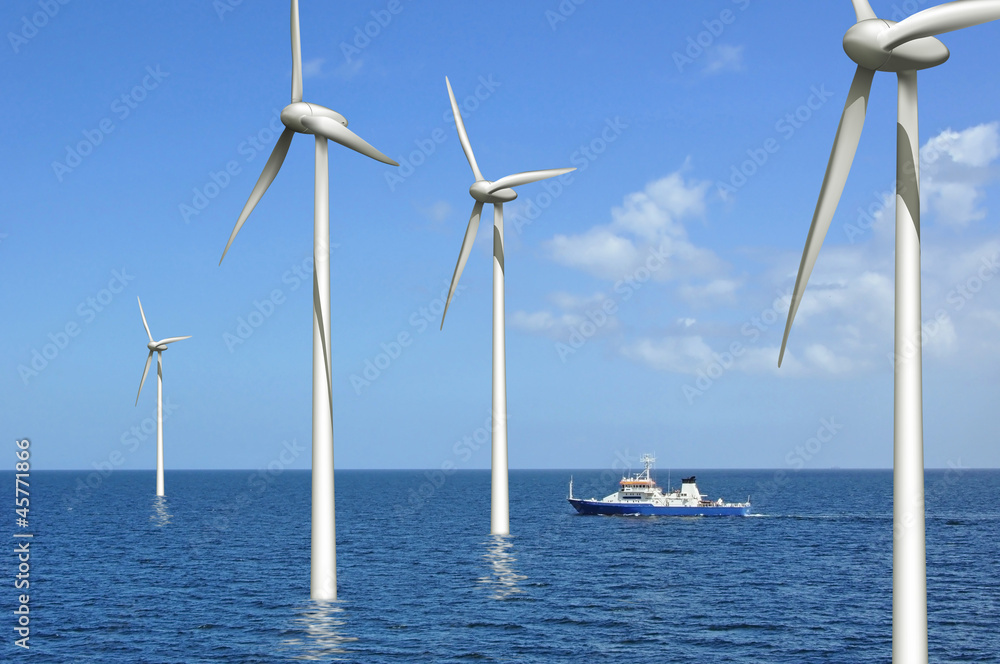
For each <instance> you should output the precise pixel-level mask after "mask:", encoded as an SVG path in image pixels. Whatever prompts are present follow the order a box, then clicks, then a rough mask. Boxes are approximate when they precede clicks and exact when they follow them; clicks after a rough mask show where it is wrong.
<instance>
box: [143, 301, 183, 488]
mask: <svg viewBox="0 0 1000 664" xmlns="http://www.w3.org/2000/svg"><path fill="white" fill-rule="evenodd" d="M135 299H137V300H139V298H138V297H137V298H135ZM139 314H140V315H141V316H142V326H143V327H144V328H146V336H148V337H149V343H148V344H146V348H148V349H149V355H147V356H146V366H145V367H143V370H142V378H141V379H140V380H139V391H138V392H137V393H136V395H135V405H137V406H138V405H139V395H140V394H142V386H143V384H145V382H146V374H147V373H149V363H150V361H151V360H152V359H153V352H154V351H155V352H156V495H157V496H162V495H163V351H165V350H166V349H167V344H172V343H174V342H175V341H182V340H184V339H190V338H191V336H190V335H188V336H186V337H168V338H167V339H163V340H161V341H153V334H152V333H151V332H150V331H149V323H147V322H146V312H145V311H143V310H142V300H139Z"/></svg>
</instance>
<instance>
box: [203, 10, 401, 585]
mask: <svg viewBox="0 0 1000 664" xmlns="http://www.w3.org/2000/svg"><path fill="white" fill-rule="evenodd" d="M291 26H292V103H290V104H289V105H288V106H286V107H285V108H284V110H282V111H281V122H282V123H284V125H285V130H284V131H283V132H281V136H279V137H278V144H277V145H275V146H274V151H272V152H271V156H270V157H268V159H267V163H266V164H264V172H263V173H261V175H260V179H259V180H257V184H256V185H254V188H253V191H252V192H251V193H250V200H248V201H247V204H246V205H245V206H244V207H243V212H242V213H241V214H240V218H239V220H237V222H236V227H235V228H233V232H232V234H231V235H230V236H229V242H227V243H226V248H225V250H224V251H223V252H222V258H220V259H219V264H220V265H221V264H222V259H224V258H225V257H226V252H228V251H229V247H230V246H231V245H232V244H233V240H234V239H236V234H237V233H239V232H240V229H241V228H242V227H243V224H244V223H245V222H246V220H247V217H249V216H250V213H251V212H253V209H254V207H256V205H257V203H258V201H260V199H261V197H262V196H263V195H264V192H265V191H267V188H268V187H269V186H270V185H271V183H272V182H273V181H274V178H275V176H276V175H277V174H278V170H279V169H280V168H281V164H282V163H283V162H284V161H285V155H287V154H288V147H289V145H291V143H292V137H293V136H294V135H295V133H300V134H314V135H315V136H316V180H315V216H314V232H313V266H314V267H313V421H312V434H313V442H312V552H311V559H312V564H311V573H310V582H309V594H310V597H311V598H312V599H322V600H327V599H336V598H337V551H336V522H335V510H334V489H333V385H332V378H331V372H330V174H329V169H330V164H329V159H328V156H327V148H328V146H327V140H331V141H333V142H334V143H339V144H340V145H343V146H344V147H348V148H350V149H352V150H354V151H356V152H360V153H361V154H363V155H365V156H368V157H371V158H372V159H375V160H377V161H381V162H382V163H385V164H391V165H392V166H399V164H397V163H396V162H395V161H393V160H392V159H390V158H389V157H387V156H385V155H384V154H382V153H381V152H379V151H378V150H376V149H375V148H373V147H372V146H371V145H369V144H368V143H367V142H365V141H364V140H363V139H362V138H360V137H359V136H358V135H357V134H355V133H354V132H353V131H351V130H350V129H348V128H347V120H346V119H345V118H344V116H342V115H341V114H340V113H337V112H336V111H332V110H330V109H329V108H326V107H325V106H320V105H319V104H313V103H306V102H303V101H302V49H301V46H300V42H299V3H298V0H292V12H291Z"/></svg>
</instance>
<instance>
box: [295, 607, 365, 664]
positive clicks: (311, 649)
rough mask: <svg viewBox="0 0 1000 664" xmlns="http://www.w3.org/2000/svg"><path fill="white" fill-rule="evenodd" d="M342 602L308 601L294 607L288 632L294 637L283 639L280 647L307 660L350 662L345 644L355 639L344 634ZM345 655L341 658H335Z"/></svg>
mask: <svg viewBox="0 0 1000 664" xmlns="http://www.w3.org/2000/svg"><path fill="white" fill-rule="evenodd" d="M343 605H344V603H343V602H339V601H336V600H334V601H324V600H316V601H310V602H308V603H307V604H304V605H303V606H301V607H299V608H298V609H297V610H296V612H295V613H296V615H295V618H294V620H293V621H292V629H291V631H292V632H293V633H294V634H295V636H293V637H291V638H287V639H284V640H283V641H282V645H283V646H284V647H283V648H282V649H283V650H286V651H290V657H291V658H292V659H302V660H306V661H323V662H337V661H342V662H346V661H350V660H348V658H347V657H346V655H347V654H348V652H349V651H348V650H347V649H346V648H345V647H344V645H345V644H347V643H350V642H352V641H357V640H358V639H357V638H356V637H353V636H344V634H343V631H342V628H343V627H344V624H345V622H346V620H345V618H346V612H345V611H344V606H343ZM338 655H344V657H338Z"/></svg>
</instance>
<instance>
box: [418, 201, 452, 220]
mask: <svg viewBox="0 0 1000 664" xmlns="http://www.w3.org/2000/svg"><path fill="white" fill-rule="evenodd" d="M417 210H418V211H419V212H420V214H422V215H423V216H425V217H427V219H429V220H430V221H432V222H434V223H435V224H439V223H441V222H443V221H444V220H445V219H447V218H448V217H449V216H451V205H450V204H449V203H448V201H445V200H440V201H434V202H433V203H431V204H430V205H417Z"/></svg>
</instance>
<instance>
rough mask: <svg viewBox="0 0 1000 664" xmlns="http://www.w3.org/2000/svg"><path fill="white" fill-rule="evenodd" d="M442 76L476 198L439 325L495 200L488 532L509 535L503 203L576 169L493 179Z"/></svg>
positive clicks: (453, 94)
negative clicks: (520, 191)
mask: <svg viewBox="0 0 1000 664" xmlns="http://www.w3.org/2000/svg"><path fill="white" fill-rule="evenodd" d="M444 82H445V85H447V86H448V98H449V99H450V100H451V110H452V112H453V113H454V114H455V126H456V127H457V128H458V140H459V141H460V142H461V144H462V150H464V151H465V157H466V159H468V160H469V166H471V167H472V173H473V175H475V176H476V181H475V182H474V183H473V184H472V186H471V187H469V194H470V195H471V196H472V198H473V199H475V201H476V202H475V204H474V205H473V206H472V217H471V218H470V219H469V226H468V228H466V230H465V239H463V240H462V249H461V251H460V252H459V254H458V263H457V264H456V265H455V274H454V275H453V276H452V278H451V287H450V288H449V289H448V299H447V301H446V302H445V305H444V313H443V314H442V315H441V329H444V317H445V316H447V315H448V304H449V303H451V296H452V295H454V294H455V287H456V286H458V278H459V277H461V276H462V270H463V269H465V262H466V261H467V260H469V253H470V252H471V251H472V243H473V241H475V239H476V231H477V230H478V229H479V216H480V215H481V214H482V211H483V205H484V204H486V203H491V204H492V205H493V415H492V417H493V445H492V461H491V467H492V473H493V477H492V489H491V500H490V503H491V504H490V533H491V534H493V535H507V534H509V533H510V508H509V502H508V494H507V360H506V355H505V350H504V348H505V344H504V287H503V283H504V252H503V204H504V203H508V202H510V201H512V200H514V199H515V198H517V193H516V192H515V191H514V190H513V189H512V187H517V186H520V185H522V184H528V183H529V182H537V181H539V180H545V179H547V178H553V177H556V176H558V175H562V174H563V173H569V172H570V171H575V170H576V169H575V168H550V169H548V170H544V171H527V172H525V173H515V174H514V175H508V176H506V177H502V178H500V179H499V180H497V181H495V182H491V181H489V180H487V179H486V178H484V177H483V174H482V173H481V172H480V171H479V166H478V165H477V164H476V157H475V155H474V154H472V145H471V144H470V143H469V135H468V134H467V133H466V132H465V123H464V122H462V114H461V112H460V111H459V110H458V103H457V102H456V101H455V93H454V92H452V89H451V82H450V81H449V80H448V77H447V76H446V77H445V79H444Z"/></svg>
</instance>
